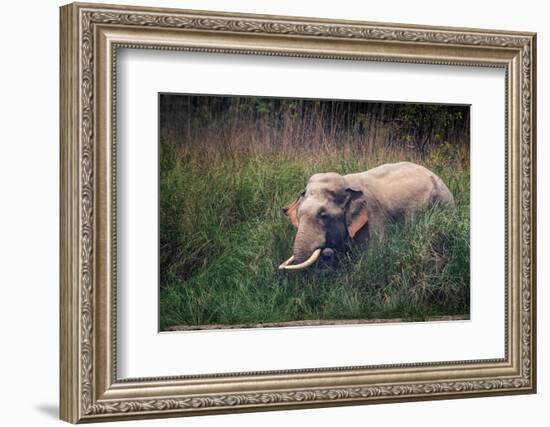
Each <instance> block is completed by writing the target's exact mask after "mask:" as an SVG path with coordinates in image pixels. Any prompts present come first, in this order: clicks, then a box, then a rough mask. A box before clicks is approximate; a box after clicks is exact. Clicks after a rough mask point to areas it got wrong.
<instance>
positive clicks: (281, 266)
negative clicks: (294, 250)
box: [279, 255, 294, 270]
mask: <svg viewBox="0 0 550 427" xmlns="http://www.w3.org/2000/svg"><path fill="white" fill-rule="evenodd" d="M292 261H294V255H292V256H291V257H290V258H289V259H287V260H286V261H285V262H283V263H282V264H281V265H280V266H279V270H283V269H284V268H285V267H286V266H287V265H288V264H290V263H291V262H292Z"/></svg>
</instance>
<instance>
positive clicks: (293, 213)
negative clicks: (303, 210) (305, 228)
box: [283, 191, 304, 228]
mask: <svg viewBox="0 0 550 427" xmlns="http://www.w3.org/2000/svg"><path fill="white" fill-rule="evenodd" d="M303 198H304V192H303V191H302V192H301V193H300V195H299V196H298V197H297V198H296V200H294V201H293V202H292V203H289V204H288V205H286V206H285V207H284V208H283V212H284V213H285V215H286V216H287V217H288V219H289V220H290V222H291V223H292V224H293V225H294V227H296V228H298V207H299V206H300V203H302V199H303Z"/></svg>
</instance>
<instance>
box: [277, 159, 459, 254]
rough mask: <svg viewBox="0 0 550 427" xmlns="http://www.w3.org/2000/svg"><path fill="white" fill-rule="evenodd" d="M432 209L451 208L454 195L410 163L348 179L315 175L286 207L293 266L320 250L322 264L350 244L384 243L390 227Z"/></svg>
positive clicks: (346, 177)
mask: <svg viewBox="0 0 550 427" xmlns="http://www.w3.org/2000/svg"><path fill="white" fill-rule="evenodd" d="M435 204H439V205H441V206H445V207H453V206H454V198H453V195H452V194H451V192H450V191H449V189H448V188H447V186H446V185H445V183H444V182H443V181H442V180H441V179H440V178H439V177H438V176H437V175H435V174H434V173H433V172H431V171H429V170H428V169H426V168H425V167H423V166H420V165H417V164H414V163H409V162H400V163H391V164H385V165H382V166H378V167H376V168H374V169H370V170H368V171H366V172H361V173H354V174H350V175H339V174H337V173H334V172H328V173H318V174H315V175H313V176H311V178H310V179H309V181H308V184H307V186H306V189H305V191H304V192H303V193H302V194H301V195H300V196H299V197H298V198H297V199H296V201H295V202H293V203H292V204H291V205H289V206H292V208H291V209H289V207H288V206H287V208H285V213H286V214H287V216H289V218H290V219H291V221H292V214H294V215H295V217H294V221H295V222H294V224H295V225H296V226H297V232H296V237H295V240H294V245H293V255H294V260H293V264H299V263H301V262H303V261H304V260H306V259H308V258H309V257H310V255H311V254H312V253H313V251H315V250H316V249H318V248H320V249H322V258H323V259H325V260H326V261H332V260H333V259H334V258H335V256H336V255H337V254H338V253H339V252H342V251H344V250H345V249H346V248H347V247H348V245H349V244H350V243H351V241H352V240H353V241H357V242H365V243H366V242H367V241H368V239H369V237H370V236H372V235H376V236H377V237H378V238H383V235H384V227H385V224H387V223H388V222H394V221H398V220H400V219H402V218H403V217H404V216H405V215H408V214H411V213H414V212H418V211H424V210H426V209H429V208H430V207H432V206H434V205H435ZM365 213H366V215H365ZM354 227H355V228H356V230H354ZM350 230H351V233H350Z"/></svg>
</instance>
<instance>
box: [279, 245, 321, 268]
mask: <svg viewBox="0 0 550 427" xmlns="http://www.w3.org/2000/svg"><path fill="white" fill-rule="evenodd" d="M319 255H321V249H315V250H314V251H313V253H312V254H311V256H310V257H309V258H308V259H307V260H305V261H304V262H302V263H301V264H296V265H288V263H290V262H291V261H292V260H293V259H294V257H293V256H291V257H290V258H289V259H288V260H286V261H285V262H283V263H282V264H281V265H280V266H279V270H302V269H303V268H307V267H309V266H310V265H312V264H314V263H315V261H317V258H319Z"/></svg>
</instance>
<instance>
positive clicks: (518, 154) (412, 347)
mask: <svg viewBox="0 0 550 427" xmlns="http://www.w3.org/2000/svg"><path fill="white" fill-rule="evenodd" d="M60 22H61V49H60V52H61V84H60V88H61V94H60V100H61V103H60V104H61V107H60V108H61V112H60V134H61V166H62V170H61V207H60V209H61V239H60V242H61V248H60V251H61V283H60V295H61V297H60V298H61V303H60V306H61V313H60V316H61V319H60V325H61V331H60V337H61V349H60V372H61V378H60V383H61V405H60V406H61V411H60V413H61V418H62V419H63V420H66V421H69V422H72V423H78V422H90V421H109V420H119V419H120V420H122V419H130V418H154V417H167V416H185V415H201V414H215V413H227V412H238V411H241V412H242V411H259V410H275V409H290V408H307V407H319V406H330V405H352V404H369V403H385V402H400V401H411V400H429V399H442V398H461V397H479V396H487V395H496V394H520V393H534V392H535V390H536V351H535V350H536V335H535V332H536V331H535V326H536V321H535V308H536V304H535V302H536V301H535V291H536V287H535V278H536V254H535V247H536V244H535V243H536V242H535V235H536V218H535V214H536V182H535V176H536V173H535V172H536V171H535V166H536V162H535V159H536V157H535V156H536V146H535V136H536V135H535V132H536V129H535V122H536V120H535V105H536V103H535V93H536V90H535V82H536V78H535V72H536V62H535V60H536V45H535V40H536V37H535V34H533V33H519V32H508V31H495V30H480V29H462V28H439V27H424V26H412V25H402V24H382V23H369V22H353V21H330V20H323V19H314V18H298V17H282V16H263V15H243V14H230V13H215V12H199V11H188V10H175V9H158V8H141V7H129V6H110V5H94V4H71V5H67V6H63V7H62V8H61V19H60Z"/></svg>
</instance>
